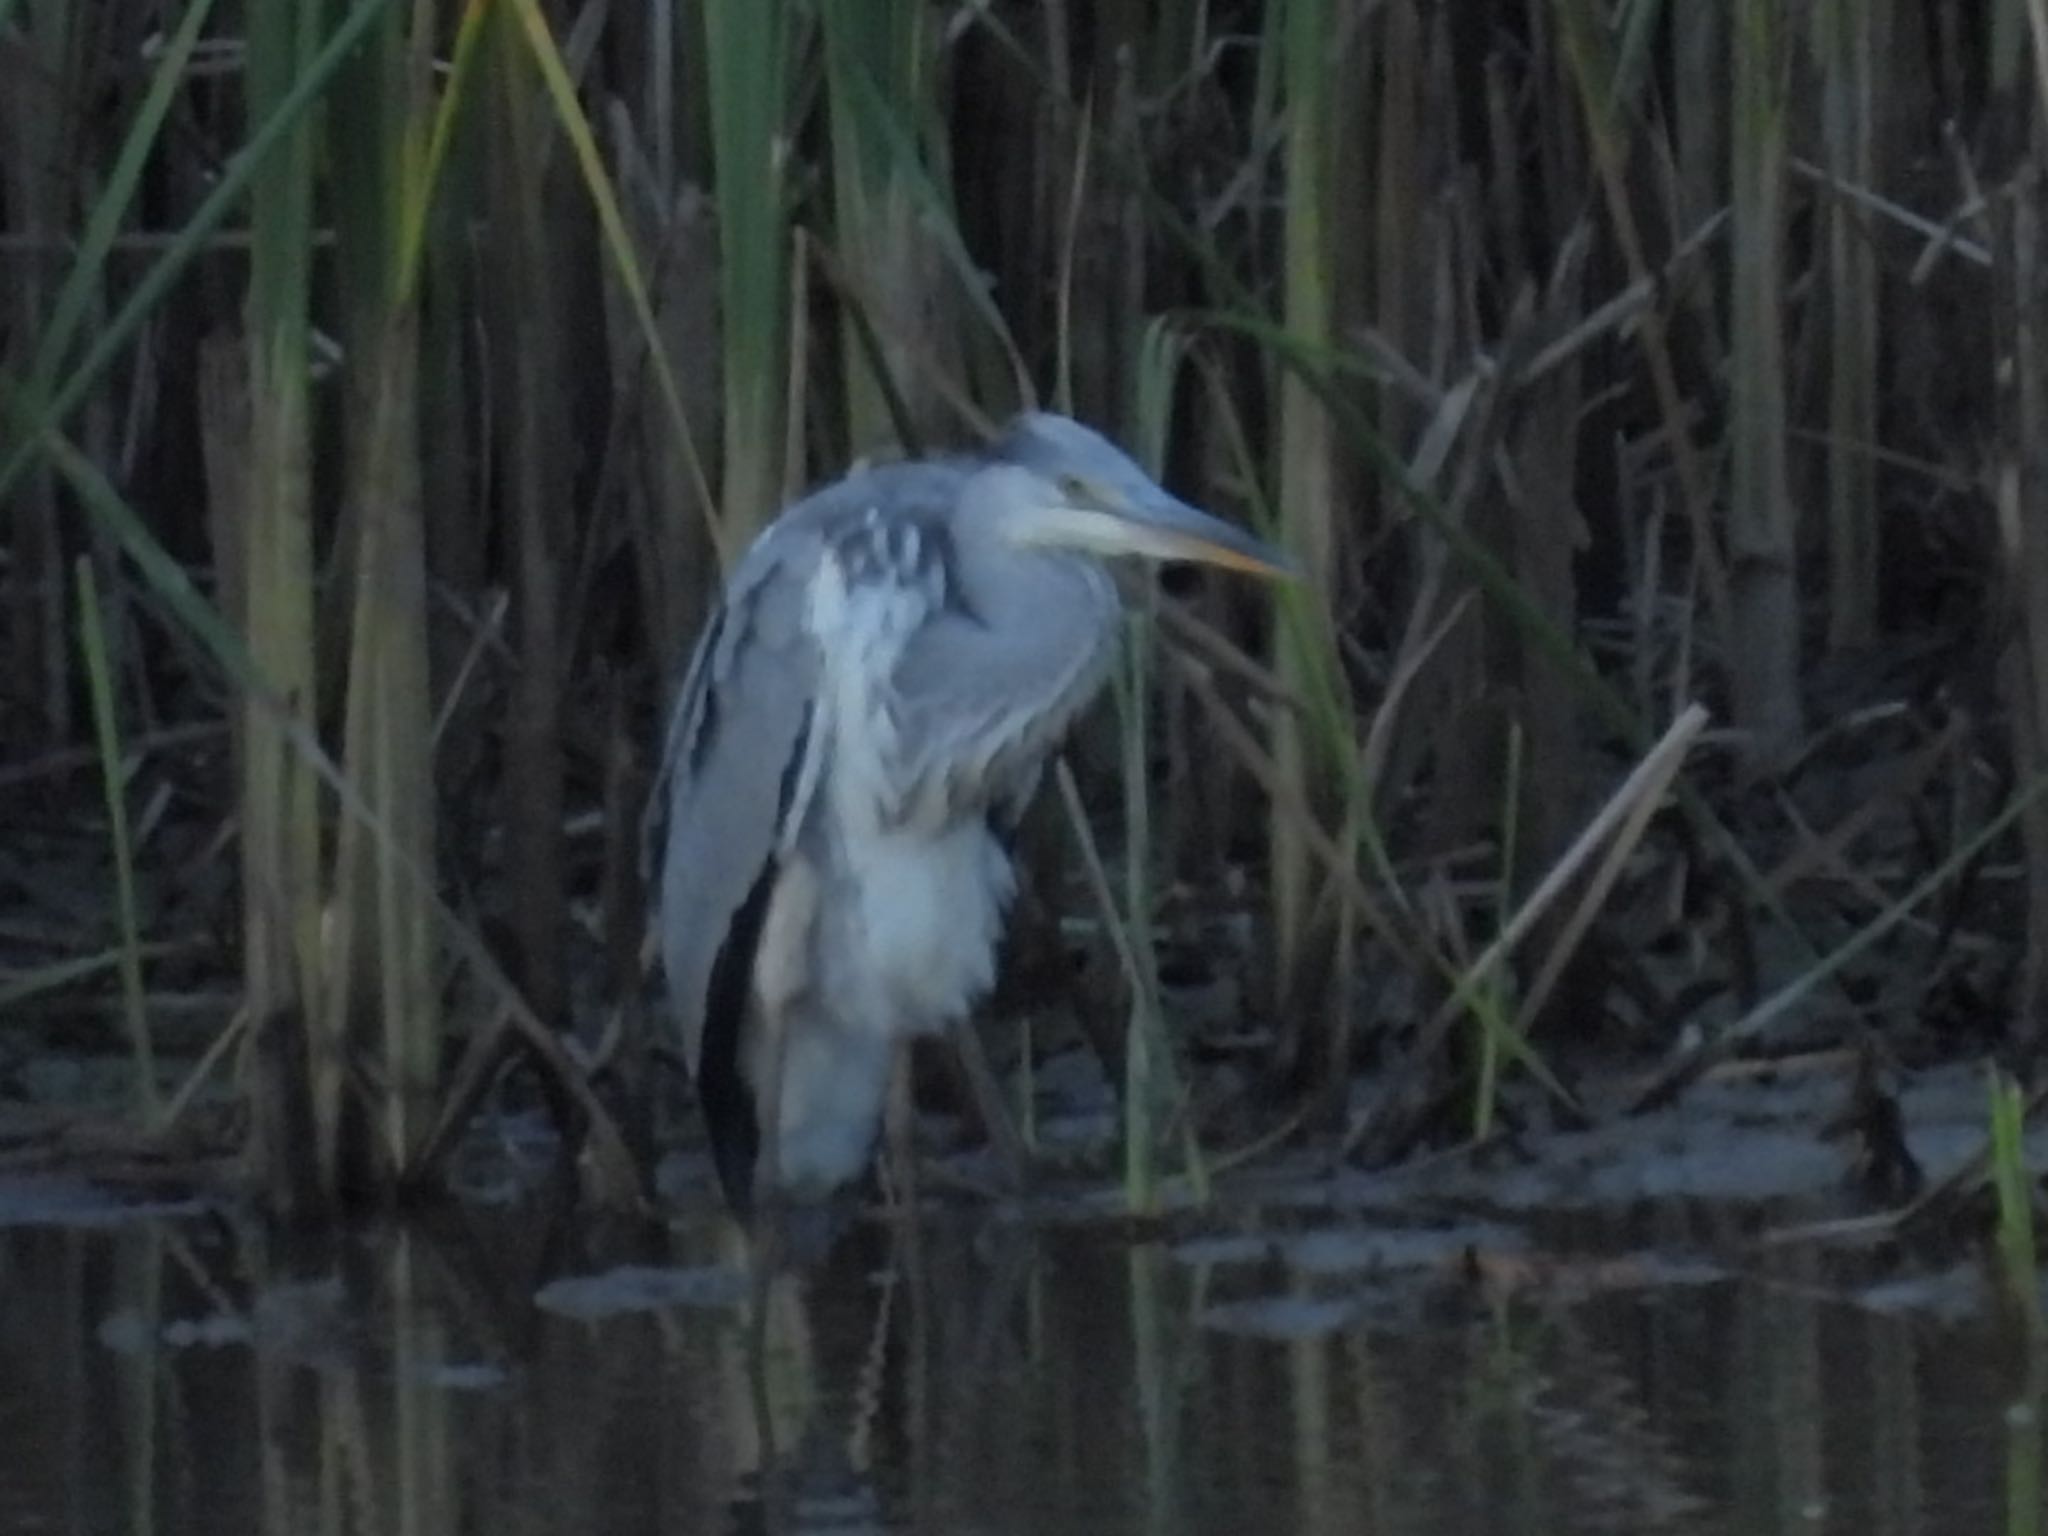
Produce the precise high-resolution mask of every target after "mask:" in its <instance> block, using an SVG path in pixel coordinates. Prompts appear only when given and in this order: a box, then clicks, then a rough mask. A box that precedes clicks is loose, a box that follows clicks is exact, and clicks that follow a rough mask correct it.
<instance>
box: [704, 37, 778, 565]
mask: <svg viewBox="0 0 2048 1536" xmlns="http://www.w3.org/2000/svg"><path fill="white" fill-rule="evenodd" d="M700 9H701V14H702V16H703V22H704V42H705V69H706V72H707V76H708V78H707V81H706V87H707V90H708V92H709V96H710V112H711V142H712V150H713V156H714V160H715V164H714V179H715V196H716V199H717V204H718V236H719V244H720V253H721V260H720V263H719V294H720V297H721V300H722V308H721V320H722V340H723V346H724V354H725V355H724V359H723V364H724V367H723V374H724V379H725V480H724V487H723V492H722V495H721V497H720V508H721V511H720V525H721V528H722V529H723V531H724V535H725V537H724V541H723V542H724V546H725V548H726V550H727V552H728V554H731V553H732V552H734V551H737V550H738V549H740V548H742V547H743V546H744V545H745V543H746V541H747V539H748V538H750V537H751V536H752V535H753V533H754V532H755V531H756V530H757V529H759V528H760V527H762V525H764V524H765V523H766V522H767V521H768V519H769V518H770V517H771V516H773V515H774V513H775V510H776V508H777V507H778V506H779V505H780V504H781V501H782V490H783V484H782V477H783V457H782V453H783V446H782V445H783V386H784V382H785V380H786V378H787V370H786V367H785V356H784V348H785V346H786V345H787V340H788V335H787V326H786V324H785V321H786V316H785V314H784V305H785V302H786V299H787V296H788V291H789V241H790V236H789V221H788V209H787V207H786V204H785V194H784V167H785V162H786V161H787V158H788V140H789V137H790V132H791V128H790V123H789V77H790V47H791V41H790V22H791V18H792V16H793V14H794V5H793V3H792V0H702V4H701V7H700Z"/></svg>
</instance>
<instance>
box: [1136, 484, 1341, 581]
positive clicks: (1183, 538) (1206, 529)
mask: <svg viewBox="0 0 2048 1536" xmlns="http://www.w3.org/2000/svg"><path fill="white" fill-rule="evenodd" d="M1130 532H1131V535H1132V543H1133V545H1134V546H1135V552H1136V553H1138V554H1143V555H1149V556H1151V557H1152V558H1153V559H1155V560H1189V561H1194V562H1196V563H1197V564H1201V565H1218V566H1222V567H1224V568H1225V569H1226V570H1232V571H1248V572H1250V573H1251V574H1252V575H1254V576H1268V577H1275V578H1278V579H1280V580H1284V581H1299V580H1300V579H1301V575H1302V571H1301V563H1300V562H1299V561H1297V560H1296V559H1295V558H1294V557H1293V556H1292V555H1290V554H1288V553H1287V552H1286V551H1284V550H1280V549H1276V548H1274V547H1273V546H1272V545H1271V544H1268V543H1267V542H1266V541H1265V540H1263V539H1256V538H1253V537H1252V536H1251V535H1250V534H1249V533H1246V532H1245V531H1244V530H1243V529H1242V528H1239V527H1237V526H1236V525H1235V524H1234V523H1226V522H1225V521H1223V519H1222V518H1220V517H1211V516H1210V515H1209V514H1208V513H1207V512H1203V511H1201V510H1199V509H1198V508H1195V507H1191V506H1189V505H1188V504H1187V503H1186V502H1184V501H1181V500H1179V499H1178V498H1176V497H1172V496H1164V495H1162V496H1161V497H1159V499H1158V500H1156V501H1150V502H1147V503H1146V504H1145V505H1143V506H1141V507H1135V508H1133V509H1132V511H1131V516H1130Z"/></svg>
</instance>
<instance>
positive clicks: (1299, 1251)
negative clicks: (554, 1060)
mask: <svg viewBox="0 0 2048 1536" xmlns="http://www.w3.org/2000/svg"><path fill="white" fill-rule="evenodd" d="M72 1193H73V1195H74V1196H76V1195H77V1192H75V1191H74V1192H72ZM8 1210H11V1211H12V1213H13V1224H12V1225H7V1226H0V1533H6V1536H12V1533H27V1532H79V1533H84V1532H122V1533H131V1536H132V1533H161V1536H183V1533H193V1536H197V1533H201V1532H204V1533H208V1536H212V1533H217V1532H241V1531H247V1532H275V1533H283V1532H311V1531H321V1532H331V1533H337V1536H347V1533H366V1536H367V1533H380V1536H381V1533H387V1532H388V1533H393V1536H396V1533H409V1532H423V1533H424V1532H435V1533H439V1532H455V1531H477V1532H506V1533H527V1532H530V1533H536V1536H537V1533H543V1532H546V1533H561V1536H572V1533H573V1536H584V1533H599V1532H602V1533H606V1536H634V1533H641V1532H648V1533H652V1532H683V1531H689V1532H700V1531H727V1530H732V1531H748V1530H814V1531H844V1532H854V1531H883V1530H888V1531H944V1532H974V1531H991V1532H993V1531H1004V1532H1033V1533H1040V1532H1042V1533H1056V1536H1083V1533H1090V1532H1124V1531H1147V1532H1150V1531H1159V1532H1165V1531H1172V1532H1177V1533H1179V1532H1210V1531H1213V1532H1218V1533H1222V1532H1231V1533H1237V1532H1243V1531H1248V1530H1249V1531H1301V1532H1323V1531H1328V1532H1339V1531H1341V1532H1346V1533H1355V1532H1367V1533H1384V1536H1407V1533H1417V1536H1420V1533H1451V1532H1458V1533H1486V1532H1501V1533H1510V1532H1513V1533H1525V1532H1526V1533H1538V1532H1543V1533H1555V1532H1580V1531H1584V1532H1655V1531H1682V1532H1725V1533H1731V1536H1732V1533H1742V1536H1757V1533H1770V1532H1801V1533H1810V1532H1845V1533H1855V1536H1871V1533H1887V1532H1929V1533H1943V1536H1962V1533H1970V1532H2018V1531H2024V1530H2031V1529H2034V1528H2036V1527H2037V1526H2038V1521H2039V1514H2040V1493H2039V1473H2038V1468H2039V1451H2040V1440H2039V1427H2038V1423H2037V1422H2036V1419H2035V1416H2034V1415H2033V1414H2032V1413H2031V1412H2030V1411H2029V1408H2028V1405H2029V1404H2030V1403H2032V1402H2035V1401H2036V1399H2035V1398H2033V1397H2030V1395H2029V1391H2028V1389H2027V1387H2026V1386H2025V1384H2024V1382H2023V1381H2021V1380H2020V1375H2021V1373H2020V1371H2019V1370H2018V1368H2017V1366H2016V1364H2015V1362H2016V1360H2018V1359H2019V1358H2021V1352H2019V1351H2016V1350H2015V1349H2013V1348H2012V1347H2011V1345H2010V1344H2009V1343H2008V1342H2007V1341H2006V1339H2005V1336H2004V1335H2003V1333H2002V1332H2001V1330H2000V1327H1999V1326H1998V1324H1997V1323H1996V1321H1995V1320H1994V1319H1993V1318H1992V1317H1991V1315H1990V1313H1989V1310H1988V1309H1987V1308H1986V1306H1985V1305H1984V1304H1983V1300H1982V1296H1981V1294H1980V1290H1981V1287H1980V1282H1979V1281H1978V1280H1977V1279H1976V1278H1975V1276H1974V1275H1973V1274H1972V1273H1971V1272H1969V1271H1968V1270H1967V1269H1965V1270H1959V1271H1956V1272H1954V1273H1951V1274H1948V1275H1945V1276H1939V1277H1933V1278H1929V1277H1927V1276H1924V1275H1921V1274H1918V1273H1915V1272H1912V1271H1911V1270H1909V1269H1906V1268H1902V1269H1901V1270H1900V1272H1899V1274H1898V1276H1897V1277H1896V1278H1895V1279H1893V1280H1891V1281H1889V1282H1886V1283H1882V1284H1877V1285H1870V1284H1863V1285H1861V1286H1859V1287H1858V1288H1857V1289H1855V1290H1853V1291H1849V1290H1845V1289H1844V1288H1843V1287H1842V1286H1841V1285H1840V1284H1839V1283H1838V1278H1837V1277H1835V1276H1832V1275H1830V1274H1829V1273H1827V1266H1826V1265H1825V1264H1824V1263H1823V1262H1822V1260H1821V1259H1820V1258H1819V1257H1818V1256H1816V1255H1814V1254H1811V1253H1808V1252H1804V1251H1800V1250H1793V1251H1789V1252H1781V1253H1773V1254H1770V1255H1767V1256H1766V1257H1765V1258H1758V1259H1756V1261H1755V1262H1748V1261H1745V1262H1741V1263H1736V1262H1731V1259H1730V1249H1729V1244H1728V1243H1727V1241H1726V1240H1725V1237H1724V1236H1723V1233H1724V1231H1725V1223H1724V1221H1723V1219H1722V1217H1721V1216H1720V1215H1718V1214H1717V1213H1715V1212H1713V1211H1687V1210H1685V1209H1679V1210H1677V1211H1676V1212H1675V1213H1674V1211H1673V1210H1671V1209H1670V1208H1662V1209H1660V1213H1659V1214H1658V1215H1657V1216H1656V1217H1655V1218H1654V1219H1652V1220H1651V1221H1650V1222H1649V1229H1648V1230H1647V1231H1645V1230H1642V1229H1641V1226H1640V1223H1639V1224H1638V1226H1637V1228H1635V1229H1631V1230H1629V1231H1627V1232H1626V1233H1623V1234H1621V1235H1622V1236H1625V1237H1626V1239H1627V1241H1626V1244H1625V1245H1623V1244H1621V1243H1618V1242H1617V1241H1616V1237H1617V1229H1616V1228H1615V1226H1614V1224H1613V1223H1612V1222H1611V1221H1610V1222H1607V1223H1605V1225H1604V1226H1601V1225H1600V1224H1597V1223H1595V1224H1592V1225H1588V1224H1587V1223H1586V1222H1584V1221H1580V1222H1574V1221H1573V1220H1570V1219H1558V1218H1553V1219H1551V1220H1549V1221H1548V1222H1538V1223H1533V1224H1524V1225H1521V1226H1502V1225H1497V1224H1494V1223H1492V1222H1488V1221H1473V1222H1464V1223H1445V1222H1441V1221H1438V1222H1408V1221H1405V1220H1402V1219H1394V1218H1387V1217H1384V1216H1375V1215H1372V1214H1369V1213H1362V1212H1350V1213H1342V1212H1324V1213H1318V1214H1314V1215H1311V1216H1303V1215H1301V1214H1300V1213H1294V1214H1291V1215H1288V1216H1286V1217H1284V1218H1282V1217H1277V1216H1273V1215H1271V1214H1261V1213H1260V1212H1257V1211H1240V1212H1238V1213H1236V1214H1235V1215H1230V1216H1224V1217H1219V1218H1214V1219H1211V1220H1209V1221H1208V1222H1206V1223H1204V1224H1203V1226H1202V1228H1201V1229H1200V1230H1189V1229H1186V1228H1183V1229H1180V1230H1177V1231H1174V1232H1171V1233H1169V1234H1166V1235H1157V1234H1151V1235H1148V1234H1142V1233H1141V1234H1137V1235H1134V1234H1133V1232H1132V1231H1131V1229H1129V1228H1127V1227H1125V1226H1122V1225H1121V1224H1117V1223H1112V1222H1105V1221H1095V1222H1085V1221H1073V1220H1064V1221H1042V1220H1026V1219H1023V1218H1021V1217H1020V1216H1019V1215H1018V1214H1017V1213H1015V1212H1007V1213H1006V1212H1003V1211H1000V1210H991V1209H989V1208H986V1207H973V1208H966V1209H954V1210H948V1211H940V1212H937V1213H934V1214H932V1215H930V1216H929V1217H928V1218H927V1219H925V1220H923V1221H921V1222H920V1223H919V1224H917V1225H916V1226H915V1227H890V1226H888V1225H886V1224H882V1223H874V1224H870V1225H867V1226H864V1227H861V1228H858V1229H856V1230H855V1231H854V1232H853V1233H852V1234H850V1235H849V1236H848V1237H847V1238H846V1239H845V1240H843V1241H842V1242H841V1244H840V1245H839V1246H838V1247H837V1248H836V1249H835V1250H834V1251H833V1253H832V1254H831V1255H830V1257H829V1258H828V1259H827V1260H826V1261H825V1262H824V1263H823V1264H822V1265H821V1266H819V1267H817V1268H816V1269H814V1270H813V1271H812V1272H811V1273H810V1274H809V1275H808V1276H806V1277H805V1278H804V1279H803V1280H802V1281H801V1282H799V1281H796V1280H794V1279H792V1280H787V1281H784V1282H782V1283H781V1284H780V1285H779V1286H778V1288H777V1290H776V1292H775V1294H774V1298H773V1302H772V1306H771V1308H770V1313H769V1318H768V1323H767V1326H766V1335H765V1336H766V1346H765V1347H766V1357H765V1366H764V1368H763V1369H762V1370H761V1371H760V1372H758V1373H756V1372H753V1371H751V1370H750V1368H749V1361H750V1359H751V1358H752V1356H751V1354H750V1346H749V1337H750V1335H749V1329H748V1327H747V1325H746V1317H747V1309H746V1306H745V1304H744V1296H745V1286H744V1283H743V1280H742V1278H741V1276H740V1274H739V1271H738V1270H737V1269H736V1268H734V1267H733V1266H734V1262H735V1257H736V1255H735V1251H734V1249H733V1247H732V1245H731V1243H730V1241H729V1235H727V1234H725V1233H723V1232H722V1229H721V1226H720V1224H719V1223H718V1222H717V1221H716V1220H715V1219H714V1218H713V1217H712V1216H711V1214H710V1213H708V1212H705V1213H703V1214H701V1215H693V1216H689V1217H685V1218H679V1219H678V1220H677V1221H676V1222H675V1223H673V1224H671V1225H669V1226H666V1227H664V1226H660V1225H656V1224H651V1223H619V1224H616V1225H613V1226H610V1227H593V1226H592V1225H591V1224H589V1223H588V1222H587V1221H581V1220H575V1219H571V1218H568V1217H562V1218H560V1219H557V1218H556V1217H555V1216H553V1215H552V1214H551V1213H550V1212H549V1211H548V1210H546V1209H544V1208H541V1207H539V1206H537V1205H535V1204H532V1203H528V1204H523V1205H519V1206H508V1207H503V1208H496V1209H485V1210H476V1209H469V1210H463V1211H457V1212H452V1213H448V1214H446V1215H444V1216H441V1217H439V1218H437V1219H435V1220H434V1221H432V1222H430V1223H424V1224H416V1225H411V1226H404V1227H400V1226H389V1227H384V1228H379V1229H376V1230H372V1231H365V1232H362V1233H359V1234H356V1235H354V1236H352V1237H351V1238H349V1239H347V1240H346V1241H344V1242H341V1243H339V1244H337V1245H329V1246H326V1247H321V1248H303V1247H300V1248H291V1247H287V1246H285V1245H283V1244H281V1243H279V1242H278V1241H277V1240H276V1239H274V1238H270V1237H266V1236H265V1235H263V1234H261V1233H260V1232H258V1231H257V1230H256V1229H254V1228H253V1227H251V1226H248V1225H247V1224H243V1223H240V1222H238V1221H236V1220H234V1219H232V1218H230V1217H228V1216H226V1215H223V1214H221V1213H218V1212H201V1211H193V1212H185V1213H177V1212H164V1213H160V1214H157V1215H153V1216H146V1217H134V1216H130V1217H127V1218H126V1219H116V1216H117V1213H115V1212H112V1211H109V1210H108V1209H106V1207H105V1206H104V1204H103V1203H98V1204H96V1203H94V1202H92V1201H91V1200H89V1199H86V1198H83V1197H82V1196H81V1197H77V1198H73V1199H71V1200H70V1201H69V1202H68V1203H67V1202H66V1201H65V1200H63V1199H57V1198H52V1197H50V1196H49V1195H48V1194H47V1193H46V1194H45V1195H44V1196H43V1197H42V1204H41V1205H36V1204H34V1203H32V1202H31V1201H30V1200H29V1199H28V1196H27V1195H26V1193H25V1192H24V1191H23V1190H21V1189H16V1190H13V1191H11V1192H9V1191H5V1190H0V1211H8ZM1595 1226H1600V1230H1599V1231H1598V1232H1596V1231H1595V1230H1594V1227H1595ZM1745 1251H1748V1250H1745ZM2015 1404H2018V1405H2019V1407H2017V1408H2015V1406H2014V1405H2015Z"/></svg>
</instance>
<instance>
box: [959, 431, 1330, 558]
mask: <svg viewBox="0 0 2048 1536" xmlns="http://www.w3.org/2000/svg"><path fill="white" fill-rule="evenodd" d="M990 456H991V458H992V459H993V460H994V461H995V463H996V464H998V465H1002V466H1008V467H1010V468H1012V469H1013V470H1014V469H1021V470H1025V471H1028V472H1029V476H1030V479H1029V482H1028V483H1027V482H1025V481H1023V480H1021V479H1020V480H1017V481H1015V482H1014V485H1015V486H1016V488H1017V489H1018V490H1019V491H1021V492H1022V494H1021V495H1019V496H1017V497H1016V499H1015V501H1014V502H1013V504H1012V512H1013V515H1014V517H1015V525H1014V537H1015V538H1016V539H1017V541H1018V542H1019V543H1024V544H1035V545H1039V546H1041V547H1049V548H1059V549H1072V550H1078V551H1082V552H1085V553H1088V554H1093V555H1099V556H1103V557H1105V558H1107V557H1111V556H1117V555H1136V556H1140V557H1142V558H1145V559H1151V560H1190V561H1197V562H1200V563H1201V564H1204V565H1220V566H1227V567H1230V568H1231V569H1233V570H1240V571H1250V572H1253V573H1254V574H1256V575H1260V576H1286V577H1294V576H1298V575H1299V574H1300V567H1299V566H1297V565H1296V564H1295V562H1294V560H1293V559H1292V558H1291V557H1290V556H1288V555H1286V554H1284V553H1283V552H1282V551H1280V550H1277V549H1275V548H1274V547H1273V546H1272V545H1270V544H1267V543H1266V542H1264V541H1263V540H1261V539H1255V538H1253V537H1252V536H1251V535H1250V534H1248V533H1246V532H1245V531H1244V530H1243V529H1241V528H1237V527H1235V526H1233V525H1232V524H1230V523H1226V522H1224V521H1223V520H1222V519H1221V518H1217V517H1211V516H1210V515H1209V514H1208V513H1206V512H1203V511H1201V510H1200V509H1199V508H1196V507H1191V506H1189V505H1188V504H1187V503H1186V502H1184V501H1182V500H1181V499H1180V498H1179V497H1177V496H1175V495H1173V494H1172V493H1171V492H1169V491H1167V490H1166V489H1165V488H1164V487H1163V486H1161V485H1160V484H1159V483H1158V482H1156V481H1155V480H1153V479H1152V477H1151V476H1150V475H1148V474H1146V473H1145V471H1144V470H1142V469H1140V468H1139V467H1138V466H1137V464H1136V463H1134V462H1133V461H1132V459H1131V457H1130V455H1128V454H1126V453H1125V452H1124V451H1123V450H1122V449H1120V448H1118V447H1117V446H1116V445H1115V444H1114V443H1112V442H1110V441H1109V439H1108V438H1106V437H1104V436H1102V434H1101V433H1099V432H1095V431H1092V430H1090V429H1089V428H1087V427H1084V426H1082V425H1081V424H1080V423H1079V422H1078V421H1073V420H1070V419H1069V418H1067V417H1065V416H1056V415H1053V414H1051V413H1050V412H1046V411H1034V412H1031V413H1029V414H1027V415H1023V416H1020V417H1018V418H1017V419H1016V420H1015V421H1013V422H1012V423H1011V424H1010V427H1009V430H1008V431H1007V432H1005V433H1004V434H1003V436H1002V438H1001V439H1000V440H999V441H998V442H997V443H996V444H995V445H994V447H993V448H992V449H991V450H990Z"/></svg>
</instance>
